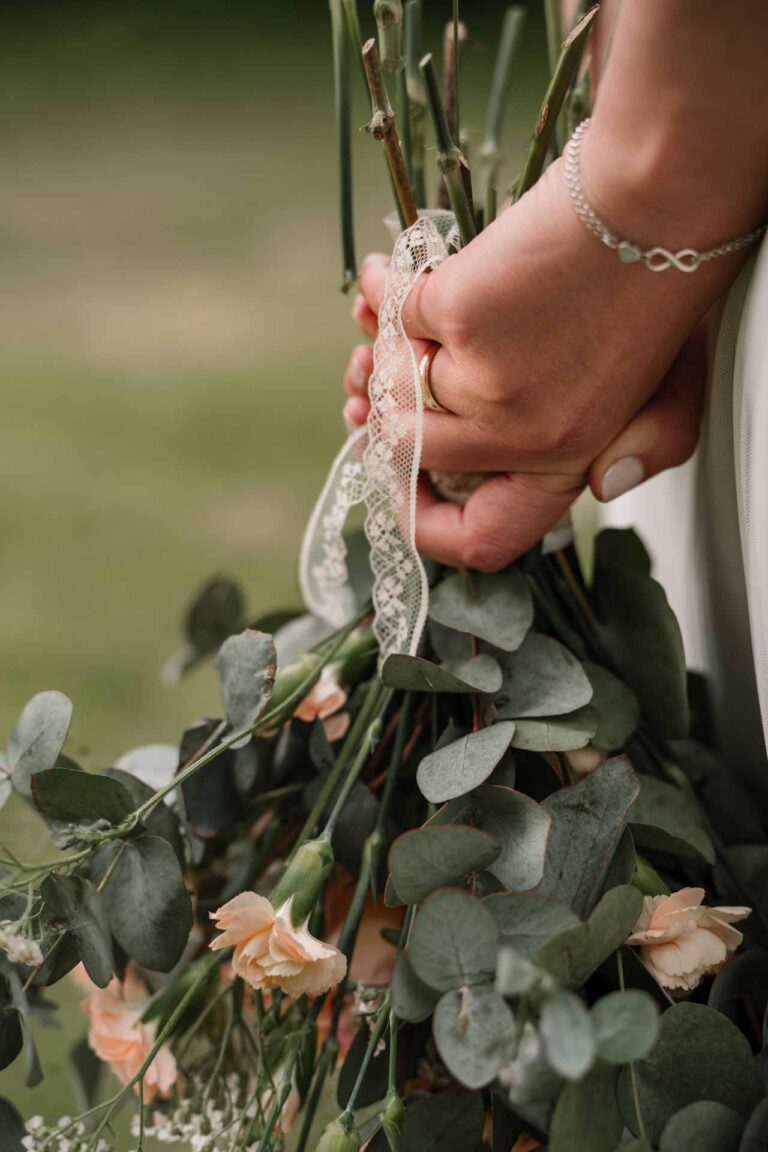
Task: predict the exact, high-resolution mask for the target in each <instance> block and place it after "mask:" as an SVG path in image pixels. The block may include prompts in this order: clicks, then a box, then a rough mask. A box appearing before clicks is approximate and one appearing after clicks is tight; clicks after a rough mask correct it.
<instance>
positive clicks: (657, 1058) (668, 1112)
mask: <svg viewBox="0 0 768 1152" xmlns="http://www.w3.org/2000/svg"><path fill="white" fill-rule="evenodd" d="M633 1067H634V1070H635V1072H634V1074H635V1077H636V1082H637V1091H638V1098H639V1101H640V1108H641V1110H642V1114H643V1118H644V1121H645V1127H646V1130H647V1135H648V1138H649V1139H650V1140H651V1141H652V1142H653V1143H655V1144H657V1143H658V1142H659V1140H660V1139H661V1134H662V1132H663V1131H664V1129H665V1128H666V1126H667V1124H668V1122H669V1121H670V1120H671V1119H672V1117H673V1116H674V1115H675V1113H676V1112H679V1111H681V1110H682V1109H683V1108H685V1107H686V1105H688V1104H693V1103H696V1102H697V1101H700V1100H714V1101H715V1102H716V1103H718V1104H725V1105H726V1106H727V1107H728V1108H732V1109H733V1110H734V1111H736V1112H737V1113H739V1115H740V1116H742V1117H743V1118H745V1119H746V1118H747V1117H748V1116H749V1114H750V1113H751V1112H752V1110H753V1109H754V1108H755V1107H756V1106H757V1104H758V1103H759V1101H760V1100H761V1099H762V1097H763V1087H762V1084H761V1082H760V1078H759V1076H758V1073H757V1070H756V1068H755V1063H754V1060H753V1057H752V1051H751V1049H750V1047H749V1044H748V1043H747V1041H746V1039H745V1038H744V1036H743V1035H742V1033H741V1032H740V1031H739V1030H738V1028H736V1027H735V1025H733V1024H732V1023H731V1021H730V1020H727V1019H726V1017H725V1016H722V1015H721V1014H720V1013H719V1012H713V1011H712V1009H711V1008H707V1007H705V1005H703V1004H695V1003H692V1002H684V1003H680V1004H675V1005H673V1007H671V1008H669V1009H668V1010H667V1011H666V1012H665V1013H664V1014H663V1016H662V1018H661V1027H660V1033H659V1039H658V1041H657V1043H656V1045H655V1046H654V1048H653V1050H652V1052H651V1053H650V1055H649V1056H648V1057H647V1059H645V1060H641V1061H639V1062H638V1063H636V1064H634V1065H633ZM618 1100H619V1107H620V1109H621V1112H622V1115H623V1116H624V1122H625V1124H626V1125H627V1127H628V1128H629V1129H630V1130H631V1131H632V1132H634V1133H635V1134H637V1118H636V1110H635V1104H634V1097H633V1089H632V1082H631V1078H630V1073H629V1069H628V1068H623V1069H622V1070H621V1072H620V1075H619V1089H618Z"/></svg>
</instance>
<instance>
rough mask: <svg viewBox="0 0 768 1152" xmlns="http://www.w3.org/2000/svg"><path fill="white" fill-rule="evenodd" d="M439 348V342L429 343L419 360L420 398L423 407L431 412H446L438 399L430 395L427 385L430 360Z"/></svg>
mask: <svg viewBox="0 0 768 1152" xmlns="http://www.w3.org/2000/svg"><path fill="white" fill-rule="evenodd" d="M439 350H440V345H439V344H430V346H429V348H427V350H426V352H425V353H424V355H423V356H422V358H421V360H419V383H420V385H421V398H422V400H423V402H424V407H425V408H428V409H429V410H430V411H431V412H447V411H448V409H447V408H445V407H444V406H443V405H442V404H441V403H440V401H439V400H435V398H434V396H433V395H432V389H431V388H430V386H429V373H430V371H431V369H432V361H433V360H434V358H435V356H436V355H437V353H438V352H439Z"/></svg>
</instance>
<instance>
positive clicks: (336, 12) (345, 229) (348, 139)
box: [329, 0, 357, 292]
mask: <svg viewBox="0 0 768 1152" xmlns="http://www.w3.org/2000/svg"><path fill="white" fill-rule="evenodd" d="M329 3H330V9H331V33H332V37H333V79H334V92H335V109H336V141H337V147H338V154H339V175H340V184H339V212H340V218H341V249H342V263H343V281H342V291H343V292H348V291H349V289H350V288H351V286H352V285H353V284H354V282H355V280H356V279H357V265H356V261H355V224H354V199H353V192H352V104H351V94H350V34H349V25H348V22H347V19H346V17H345V14H344V9H343V8H342V0H329Z"/></svg>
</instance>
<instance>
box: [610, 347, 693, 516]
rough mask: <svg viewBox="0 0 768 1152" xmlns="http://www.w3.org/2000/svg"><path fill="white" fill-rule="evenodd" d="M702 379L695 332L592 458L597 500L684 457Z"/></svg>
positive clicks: (614, 494) (690, 440)
mask: <svg viewBox="0 0 768 1152" xmlns="http://www.w3.org/2000/svg"><path fill="white" fill-rule="evenodd" d="M705 384H706V346H705V342H704V340H703V339H702V338H701V337H700V336H699V335H698V334H697V335H696V336H695V337H692V338H691V340H689V341H688V343H687V344H686V345H685V346H684V348H683V349H682V351H681V352H680V354H679V355H678V357H677V359H676V360H675V362H674V364H673V365H672V367H671V368H670V370H669V372H668V373H667V375H666V377H665V379H664V381H663V383H662V384H661V387H660V388H659V390H658V392H657V393H656V395H655V396H654V397H653V399H652V400H651V401H649V403H648V404H646V405H645V407H644V408H642V409H641V410H640V411H639V412H638V414H637V415H636V416H635V418H634V419H633V420H632V422H631V423H630V424H628V425H627V427H626V428H625V429H624V431H623V432H622V433H621V434H620V435H619V436H617V438H616V439H615V440H614V441H613V443H612V444H610V445H609V446H608V448H606V449H605V451H604V452H602V453H601V454H600V456H598V457H597V459H596V460H595V461H594V462H593V463H592V466H591V468H590V470H589V486H590V488H591V489H592V491H593V492H594V494H595V496H596V497H597V499H598V500H602V501H604V502H607V501H609V500H615V499H616V498H617V497H618V496H622V495H623V494H624V493H625V492H629V490H630V489H631V488H635V487H636V486H637V485H638V484H640V483H642V481H643V480H648V479H650V477H651V476H656V475H657V473H659V472H663V471H664V470H665V469H666V468H675V467H677V465H678V464H684V463H685V461H686V460H688V459H689V457H690V456H691V455H692V454H693V451H694V449H695V447H696V442H697V440H698V438H699V427H700V425H701V414H702V411H703V408H704V390H705Z"/></svg>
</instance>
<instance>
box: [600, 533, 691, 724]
mask: <svg viewBox="0 0 768 1152" xmlns="http://www.w3.org/2000/svg"><path fill="white" fill-rule="evenodd" d="M594 592H595V599H596V605H597V615H598V618H599V620H600V622H601V626H600V638H601V641H602V643H603V644H604V646H605V648H606V649H607V651H608V654H609V656H610V659H611V663H612V665H613V666H614V668H615V669H616V672H617V673H618V674H619V676H620V677H621V679H622V680H624V681H625V683H626V684H628V685H629V687H630V688H631V689H632V690H633V691H634V693H635V694H636V696H637V698H638V700H639V702H640V707H641V709H642V713H643V716H644V718H645V720H646V721H647V723H648V724H649V725H650V727H651V729H652V731H653V732H654V734H655V735H656V736H658V737H660V738H661V739H669V740H673V739H677V738H679V737H682V736H686V735H687V733H688V726H689V713H688V693H687V686H686V668H685V654H684V652H683V641H682V637H681V635H680V627H679V625H678V623H677V620H676V619H675V615H674V613H673V611H672V609H671V608H670V606H669V603H668V601H667V597H666V594H665V592H664V589H663V588H662V587H661V585H660V584H657V583H656V581H655V580H653V579H652V578H651V577H650V576H648V575H645V574H644V573H643V572H641V571H639V570H637V569H634V568H632V567H629V566H627V567H624V566H622V565H610V566H609V565H607V564H603V562H602V557H601V555H600V552H599V550H598V556H597V565H596V570H595V588H594Z"/></svg>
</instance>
